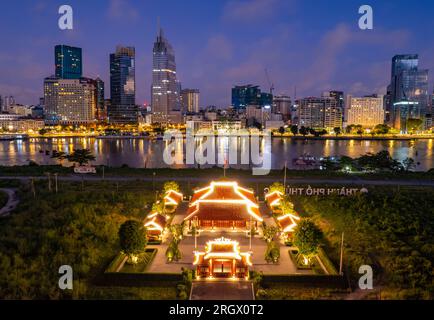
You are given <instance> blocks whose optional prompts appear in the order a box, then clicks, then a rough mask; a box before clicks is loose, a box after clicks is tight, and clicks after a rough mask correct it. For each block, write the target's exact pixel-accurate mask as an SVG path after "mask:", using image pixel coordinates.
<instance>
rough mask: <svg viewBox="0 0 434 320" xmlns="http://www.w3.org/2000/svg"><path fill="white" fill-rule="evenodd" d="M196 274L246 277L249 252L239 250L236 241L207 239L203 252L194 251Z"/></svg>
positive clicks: (215, 276) (209, 276)
mask: <svg viewBox="0 0 434 320" xmlns="http://www.w3.org/2000/svg"><path fill="white" fill-rule="evenodd" d="M194 255H195V261H194V262H193V264H194V265H195V266H196V275H197V276H198V277H199V278H200V277H202V278H203V277H205V278H236V279H240V278H246V277H248V274H249V266H251V265H252V263H251V261H250V253H248V252H241V251H240V246H239V243H238V242H237V241H234V240H230V239H226V238H223V237H222V238H219V239H215V240H213V241H208V242H207V244H206V247H205V251H204V252H200V251H196V252H194Z"/></svg>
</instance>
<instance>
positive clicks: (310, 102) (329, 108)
mask: <svg viewBox="0 0 434 320" xmlns="http://www.w3.org/2000/svg"><path fill="white" fill-rule="evenodd" d="M297 105H298V108H297V112H298V121H299V127H302V126H304V127H306V128H311V129H315V130H322V129H326V130H329V131H331V130H333V129H334V128H336V127H337V128H342V108H341V107H340V106H339V103H338V101H337V100H336V99H335V98H330V97H321V98H314V97H309V98H304V99H300V100H299V101H298V103H297Z"/></svg>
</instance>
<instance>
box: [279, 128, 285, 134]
mask: <svg viewBox="0 0 434 320" xmlns="http://www.w3.org/2000/svg"><path fill="white" fill-rule="evenodd" d="M279 133H280V135H283V134H284V133H285V128H284V127H280V128H279Z"/></svg>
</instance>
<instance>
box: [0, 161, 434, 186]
mask: <svg viewBox="0 0 434 320" xmlns="http://www.w3.org/2000/svg"><path fill="white" fill-rule="evenodd" d="M96 169H97V173H96V174H89V175H79V174H74V173H73V168H72V167H63V166H60V165H41V166H36V165H30V166H13V167H5V166H0V178H2V179H3V180H4V179H19V178H23V179H28V178H30V177H35V178H36V177H42V178H45V179H48V175H50V176H51V179H54V176H55V175H57V176H58V177H59V179H60V178H62V179H64V180H65V179H66V180H72V181H74V180H77V181H81V180H82V179H85V180H113V181H123V180H130V181H134V180H144V181H166V180H177V181H184V182H188V181H209V180H213V179H220V178H223V177H224V176H226V178H228V179H236V180H240V181H245V182H253V183H256V182H267V183H269V182H274V181H282V182H283V179H284V170H283V169H282V170H271V171H270V173H269V174H268V175H265V176H255V175H252V171H251V170H237V169H226V170H223V169H222V168H208V169H170V168H161V169H145V168H130V167H106V166H96ZM286 178H287V183H288V184H291V183H306V184H307V183H316V184H318V183H320V184H321V183H323V184H327V183H345V184H364V183H366V184H368V183H370V184H379V185H381V184H382V183H383V184H392V185H393V184H394V183H398V182H400V183H402V184H410V185H424V183H425V182H428V183H429V185H431V184H432V183H434V170H430V171H428V172H378V173H345V172H330V171H325V170H287V171H286Z"/></svg>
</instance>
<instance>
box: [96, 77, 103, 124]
mask: <svg viewBox="0 0 434 320" xmlns="http://www.w3.org/2000/svg"><path fill="white" fill-rule="evenodd" d="M104 92H105V85H104V81H102V80H101V79H100V78H99V77H98V78H96V79H95V103H96V114H97V118H98V119H102V114H103V113H104V98H105V93H104Z"/></svg>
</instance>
